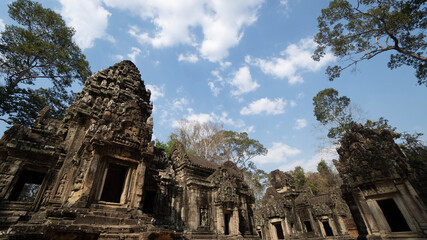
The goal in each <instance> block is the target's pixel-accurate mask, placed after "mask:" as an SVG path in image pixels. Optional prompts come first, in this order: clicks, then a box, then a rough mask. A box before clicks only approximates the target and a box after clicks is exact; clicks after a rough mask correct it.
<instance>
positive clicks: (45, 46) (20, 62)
mask: <svg viewBox="0 0 427 240" xmlns="http://www.w3.org/2000/svg"><path fill="white" fill-rule="evenodd" d="M9 16H10V18H11V19H13V20H14V21H16V22H17V23H18V25H6V26H5V30H4V31H3V32H1V36H0V56H1V57H0V76H1V78H0V79H1V85H0V116H1V117H2V118H1V120H3V121H5V122H7V123H12V122H15V123H22V124H25V125H29V124H30V123H31V122H33V121H34V119H35V117H36V116H37V114H38V112H39V111H40V110H41V109H42V108H43V107H44V106H46V105H50V106H51V111H50V112H51V113H52V115H53V117H59V116H62V115H63V113H64V112H65V110H66V107H67V105H68V104H69V103H70V102H71V101H72V100H73V98H74V97H73V94H72V93H70V92H69V91H67V88H68V87H70V86H71V84H72V83H73V81H74V80H77V79H78V80H80V82H83V81H84V80H85V79H86V78H87V77H89V76H90V75H91V71H90V69H89V64H88V62H87V61H86V60H85V56H84V55H83V54H82V52H81V50H80V48H79V47H78V46H77V45H76V44H75V43H74V42H73V41H72V37H73V35H74V30H73V29H72V28H69V27H67V26H66V24H65V22H64V20H63V19H62V17H61V16H60V15H59V14H57V13H55V12H54V11H52V10H50V9H46V8H43V6H42V5H41V4H39V3H36V2H32V1H30V0H17V1H15V2H13V3H11V4H9ZM37 86H42V87H39V88H36V87H37Z"/></svg>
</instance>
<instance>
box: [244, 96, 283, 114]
mask: <svg viewBox="0 0 427 240" xmlns="http://www.w3.org/2000/svg"><path fill="white" fill-rule="evenodd" d="M286 105H287V101H286V100H283V99H282V98H276V99H274V100H270V99H268V98H261V99H258V100H256V101H253V102H252V103H250V104H249V106H247V107H243V108H242V110H240V114H242V115H255V114H261V113H265V114H267V115H278V114H282V113H285V107H286Z"/></svg>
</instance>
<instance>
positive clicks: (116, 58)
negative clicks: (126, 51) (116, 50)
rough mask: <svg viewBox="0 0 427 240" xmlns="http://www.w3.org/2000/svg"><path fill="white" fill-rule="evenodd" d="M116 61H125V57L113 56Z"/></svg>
mask: <svg viewBox="0 0 427 240" xmlns="http://www.w3.org/2000/svg"><path fill="white" fill-rule="evenodd" d="M112 58H113V60H114V61H122V60H123V59H124V57H123V55H120V54H116V55H113V56H112Z"/></svg>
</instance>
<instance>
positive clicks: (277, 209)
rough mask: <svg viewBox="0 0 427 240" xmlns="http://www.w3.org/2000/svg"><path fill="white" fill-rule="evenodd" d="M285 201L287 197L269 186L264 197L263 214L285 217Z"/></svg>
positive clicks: (268, 216)
mask: <svg viewBox="0 0 427 240" xmlns="http://www.w3.org/2000/svg"><path fill="white" fill-rule="evenodd" d="M284 201H285V199H284V198H283V197H282V196H280V195H279V194H278V193H277V192H276V190H275V189H274V188H271V187H270V188H268V189H267V190H266V193H265V195H264V197H263V199H262V210H263V215H264V216H265V217H266V218H273V217H284V216H285V213H286V209H285V208H284V204H283V202H284Z"/></svg>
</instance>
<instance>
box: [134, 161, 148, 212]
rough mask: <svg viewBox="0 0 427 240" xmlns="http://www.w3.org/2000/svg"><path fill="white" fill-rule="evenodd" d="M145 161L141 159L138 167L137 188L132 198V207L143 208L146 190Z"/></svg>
mask: <svg viewBox="0 0 427 240" xmlns="http://www.w3.org/2000/svg"><path fill="white" fill-rule="evenodd" d="M145 170H146V167H145V162H144V160H141V163H140V164H139V165H138V168H137V169H136V171H135V172H136V177H135V190H134V194H133V196H132V198H131V199H132V200H131V206H132V208H138V206H139V208H140V209H141V210H142V208H143V206H142V205H143V201H142V199H143V191H144V181H145Z"/></svg>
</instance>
